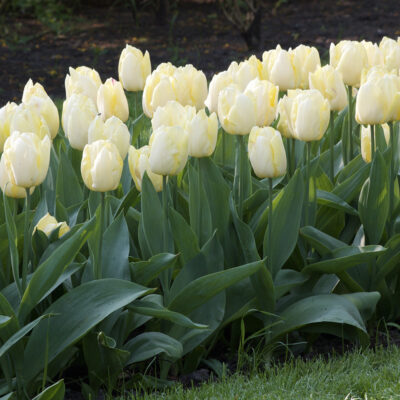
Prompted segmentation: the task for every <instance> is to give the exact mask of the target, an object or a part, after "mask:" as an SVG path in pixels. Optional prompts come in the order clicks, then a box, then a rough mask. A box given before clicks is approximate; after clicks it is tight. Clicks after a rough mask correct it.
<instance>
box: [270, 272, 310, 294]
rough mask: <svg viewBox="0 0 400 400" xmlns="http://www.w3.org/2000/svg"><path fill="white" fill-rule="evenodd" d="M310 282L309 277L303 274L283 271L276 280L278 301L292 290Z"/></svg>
mask: <svg viewBox="0 0 400 400" xmlns="http://www.w3.org/2000/svg"><path fill="white" fill-rule="evenodd" d="M307 280H308V277H307V276H305V275H304V274H302V273H301V272H298V271H295V270H293V269H281V270H280V271H278V273H277V274H276V278H275V282H274V285H275V296H276V299H279V298H281V297H282V296H283V295H285V294H286V293H287V292H289V291H290V290H291V289H293V288H294V287H296V286H300V285H302V284H303V283H305V282H306V281H307Z"/></svg>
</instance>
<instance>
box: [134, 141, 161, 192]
mask: <svg viewBox="0 0 400 400" xmlns="http://www.w3.org/2000/svg"><path fill="white" fill-rule="evenodd" d="M149 157H150V147H149V146H143V147H141V148H140V149H136V148H135V147H133V146H130V148H129V155H128V163H129V171H130V172H131V175H132V179H133V181H134V182H135V185H136V188H137V190H139V191H141V190H142V180H143V175H144V173H145V172H146V173H147V176H148V177H149V178H150V180H151V182H152V183H153V186H154V189H155V190H156V191H157V192H161V190H162V187H163V177H162V175H157V174H155V173H153V172H151V169H150V162H149Z"/></svg>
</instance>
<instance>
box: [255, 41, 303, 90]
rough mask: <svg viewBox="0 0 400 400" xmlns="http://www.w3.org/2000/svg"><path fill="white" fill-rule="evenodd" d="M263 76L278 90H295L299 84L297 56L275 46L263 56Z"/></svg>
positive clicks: (299, 70)
mask: <svg viewBox="0 0 400 400" xmlns="http://www.w3.org/2000/svg"><path fill="white" fill-rule="evenodd" d="M262 63H263V67H264V76H266V77H268V80H269V81H271V82H272V83H273V84H275V85H277V86H279V89H280V90H284V91H286V90H288V89H296V88H298V87H300V84H301V64H300V61H299V59H298V57H297V55H296V54H295V53H294V52H293V51H291V52H288V51H286V50H283V49H282V48H281V46H279V45H278V46H276V49H275V50H269V51H265V52H264V54H263V62H262Z"/></svg>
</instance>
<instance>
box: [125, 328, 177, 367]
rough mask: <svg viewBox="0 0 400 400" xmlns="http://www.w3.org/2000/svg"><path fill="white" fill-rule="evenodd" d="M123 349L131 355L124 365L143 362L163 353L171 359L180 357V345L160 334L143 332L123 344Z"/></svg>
mask: <svg viewBox="0 0 400 400" xmlns="http://www.w3.org/2000/svg"><path fill="white" fill-rule="evenodd" d="M124 349H125V350H127V351H129V352H130V353H131V356H130V358H129V360H128V361H127V362H126V365H130V364H133V363H136V362H140V361H144V360H147V359H149V358H152V357H154V356H156V355H158V354H161V353H165V354H166V355H167V356H168V357H170V358H172V359H178V358H180V357H181V355H182V351H183V349H182V345H181V344H180V342H178V341H177V340H176V339H174V338H172V337H170V336H168V335H165V334H164V333H161V332H145V333H142V334H140V335H137V336H136V337H135V338H133V339H131V340H130V341H129V342H128V343H126V344H125V346H124Z"/></svg>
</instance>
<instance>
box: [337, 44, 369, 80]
mask: <svg viewBox="0 0 400 400" xmlns="http://www.w3.org/2000/svg"><path fill="white" fill-rule="evenodd" d="M329 57H330V64H331V65H332V66H333V67H334V68H335V69H336V70H338V71H339V72H340V73H341V74H342V78H343V81H344V83H345V84H346V85H349V86H355V87H358V86H359V85H360V78H361V71H362V70H363V69H364V68H366V67H368V56H367V52H366V51H365V48H364V46H363V45H362V44H361V43H360V42H356V41H350V40H342V41H341V42H339V43H338V44H336V45H334V44H333V43H331V46H330V48H329Z"/></svg>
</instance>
